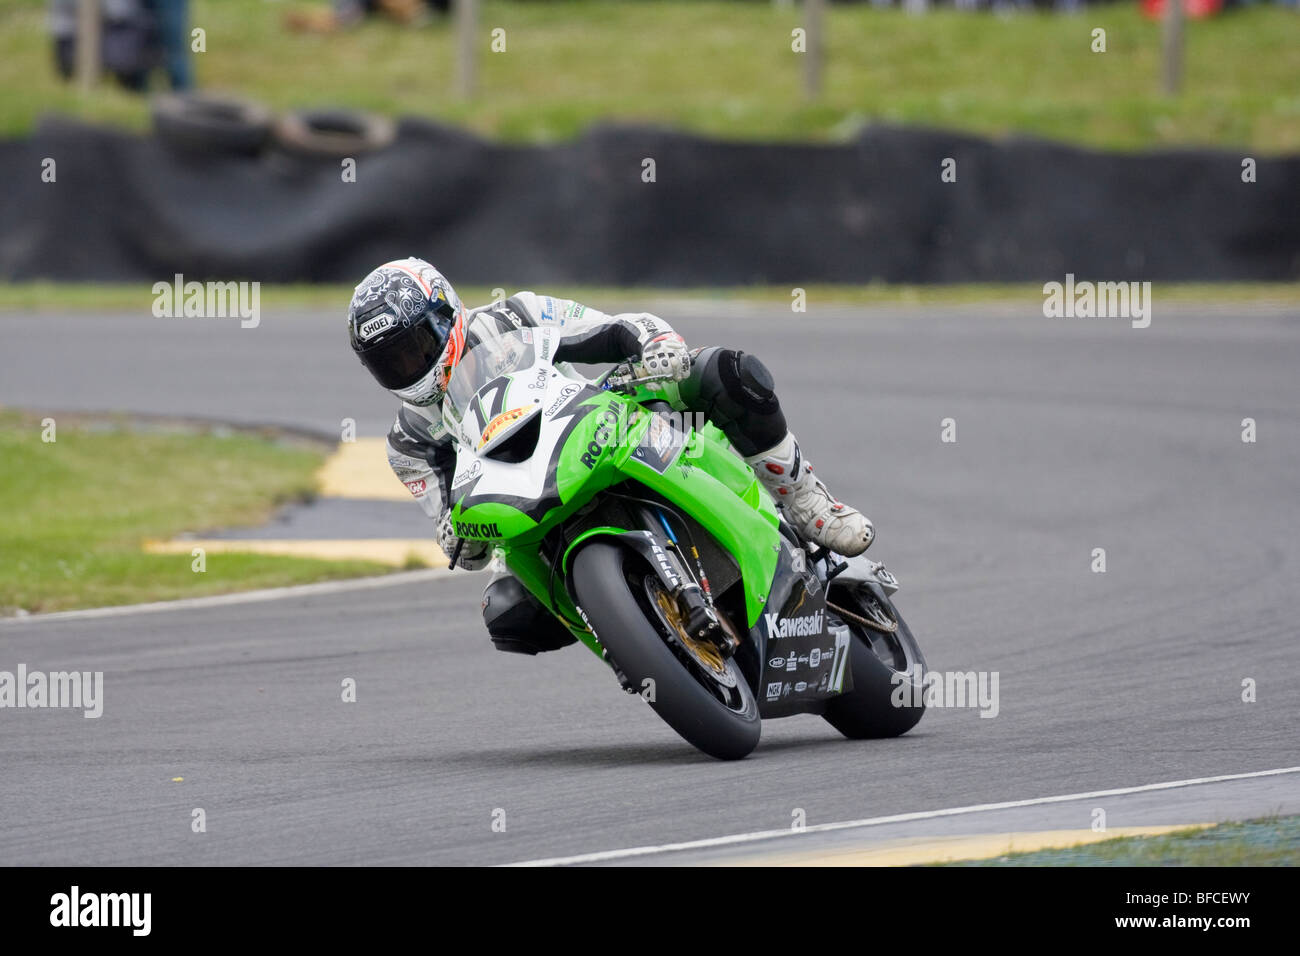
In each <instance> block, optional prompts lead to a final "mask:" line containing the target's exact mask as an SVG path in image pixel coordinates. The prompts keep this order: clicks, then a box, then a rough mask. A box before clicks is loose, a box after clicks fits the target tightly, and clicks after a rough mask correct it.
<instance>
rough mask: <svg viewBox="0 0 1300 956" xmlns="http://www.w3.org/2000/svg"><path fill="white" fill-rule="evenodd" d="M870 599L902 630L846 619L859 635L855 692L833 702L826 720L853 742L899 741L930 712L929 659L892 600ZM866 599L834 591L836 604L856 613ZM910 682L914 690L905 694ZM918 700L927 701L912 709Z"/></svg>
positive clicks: (854, 645)
mask: <svg viewBox="0 0 1300 956" xmlns="http://www.w3.org/2000/svg"><path fill="white" fill-rule="evenodd" d="M865 597H868V598H870V599H873V600H876V601H877V602H878V603H879V605H880V607H882V608H883V609H884V610H885V611H886V612H887V613H888V614H889V615H890V616H892V617H893V618H894V620H896V621H897V622H898V630H897V631H895V632H894V633H893V634H889V635H887V634H884V633H882V632H880V631H876V630H874V629H872V628H868V627H867V626H866V625H863V624H859V623H857V622H856V621H850V620H845V621H844V623H845V624H847V625H848V626H849V630H850V631H851V632H852V633H853V640H852V642H851V644H850V645H849V666H850V667H852V668H853V690H852V691H850V692H849V693H847V694H841V695H840V696H838V697H835V698H832V700H831V701H830V703H829V704H827V705H826V713H825V715H824V716H825V717H826V720H827V722H828V723H830V725H831V726H832V727H834V728H835V729H836V730H838V731H839V732H840V733H842V734H843V735H844V736H845V737H848V738H849V739H851V740H871V739H879V738H881V737H898V736H900V735H902V734H905V733H907V732H908V731H909V730H911V729H912V728H913V727H915V726H916V725H917V722H918V721H920V719H921V717H922V716H924V714H925V704H924V695H923V694H922V693H921V681H922V676H921V675H922V674H923V673H924V670H925V657H924V656H923V655H922V654H921V648H920V646H919V645H918V644H917V643H916V638H914V637H913V636H912V631H911V629H910V628H909V627H908V626H907V622H906V621H904V620H903V617H902V615H900V614H899V613H898V610H897V608H895V607H894V605H893V603H892V602H891V601H890V600H889V599H888V598H885V599H884V601H883V602H882V601H880V599H879V597H878V596H876V595H874V594H870V593H869V594H867V595H865ZM861 599H862V598H860V597H859V596H857V595H855V594H854V593H853V592H852V591H850V590H848V589H845V588H835V589H833V591H832V593H831V600H832V603H835V604H838V605H840V606H841V607H844V608H847V609H848V610H850V611H858V610H859V605H858V604H857V602H858V601H859V600H861ZM828 613H832V612H828ZM908 670H910V674H908V676H906V677H903V676H902V674H903V672H904V671H908ZM904 684H908V685H910V686H908V687H907V688H906V690H905V692H900V687H902V686H903V685H904ZM896 698H901V700H902V702H903V704H904V706H895V703H894V701H895V699H896ZM912 701H922V703H920V704H919V705H918V706H911V702H912Z"/></svg>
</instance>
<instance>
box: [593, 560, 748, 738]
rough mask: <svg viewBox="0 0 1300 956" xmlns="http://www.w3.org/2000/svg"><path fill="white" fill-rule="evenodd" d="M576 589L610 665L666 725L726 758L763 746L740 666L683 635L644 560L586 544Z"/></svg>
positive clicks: (671, 605) (670, 604)
mask: <svg viewBox="0 0 1300 956" xmlns="http://www.w3.org/2000/svg"><path fill="white" fill-rule="evenodd" d="M573 584H574V590H575V591H576V592H577V598H578V603H579V605H580V606H581V607H582V610H583V613H585V614H586V615H587V620H588V621H589V622H590V624H591V626H592V629H593V630H594V631H595V632H596V636H597V638H598V639H599V640H600V642H601V644H602V645H603V646H604V648H605V650H606V651H607V652H608V654H609V657H610V660H611V661H612V662H613V664H614V665H615V666H616V667H617V668H618V669H619V670H620V671H621V672H622V673H623V675H624V677H626V679H627V682H628V684H629V685H630V686H631V687H632V688H633V690H636V691H638V692H640V693H641V694H642V696H643V697H645V699H646V700H647V701H648V702H649V703H650V706H651V707H653V708H654V710H655V713H657V714H658V715H659V716H660V717H662V718H663V720H664V722H665V723H667V724H668V726H670V727H672V728H673V730H675V731H677V733H678V734H680V735H681V736H682V737H683V738H684V739H685V740H686V741H687V742H689V743H690V744H692V745H693V746H695V747H697V748H698V749H700V750H702V751H704V752H705V753H706V754H709V755H710V756H712V757H717V758H718V759H720V760H738V759H739V758H741V757H744V756H745V755H746V754H748V753H749V752H750V751H752V750H753V749H754V748H755V747H756V746H757V745H758V738H759V733H760V730H761V721H760V719H759V716H758V704H757V702H756V701H755V700H754V695H753V693H752V691H751V690H750V687H749V684H748V682H746V680H745V676H744V675H743V674H742V673H741V672H740V668H739V667H738V666H737V665H736V662H735V660H734V659H731V658H723V657H722V656H721V655H719V654H718V652H717V651H716V650H714V649H713V648H712V645H710V644H707V643H704V642H699V641H693V640H691V639H690V638H689V637H688V636H687V635H686V634H685V632H684V630H683V629H682V627H681V626H680V625H681V621H680V617H679V615H678V614H677V610H676V605H675V602H673V600H672V599H671V598H670V596H669V595H668V593H667V592H666V591H665V590H664V588H663V585H662V583H661V582H660V580H659V577H658V575H657V574H655V572H654V571H652V570H651V569H650V567H649V566H648V565H647V564H646V563H645V562H644V561H643V560H641V558H640V557H639V556H637V555H635V554H633V553H632V552H630V551H628V550H627V549H626V548H621V547H618V546H617V545H612V544H606V543H604V542H600V541H597V542H593V543H591V544H588V545H587V546H586V547H584V548H583V549H582V550H581V551H579V552H578V554H577V557H576V558H575V559H574V563H573Z"/></svg>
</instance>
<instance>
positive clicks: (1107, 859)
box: [941, 816, 1300, 866]
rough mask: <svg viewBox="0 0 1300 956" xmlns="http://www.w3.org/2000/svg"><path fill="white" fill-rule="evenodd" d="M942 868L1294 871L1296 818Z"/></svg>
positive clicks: (1299, 834)
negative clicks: (1256, 868)
mask: <svg viewBox="0 0 1300 956" xmlns="http://www.w3.org/2000/svg"><path fill="white" fill-rule="evenodd" d="M941 865H943V866H1300V816H1291V817H1268V818H1264V819H1260V820H1248V821H1246V822H1244V823H1222V824H1219V825H1218V826H1216V827H1210V828H1208V829H1204V830H1187V831H1181V832H1176V833H1169V834H1165V835H1164V836H1158V837H1121V838H1119V839H1116V840H1105V841H1103V842H1101V843H1091V844H1088V845H1087V846H1079V847H1072V848H1070V849H1064V850H1038V851H1035V852H1033V853H1012V854H1009V855H1007V856H1000V857H994V858H993V859H990V860H964V861H962V862H959V863H946V864H941Z"/></svg>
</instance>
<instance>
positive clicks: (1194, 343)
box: [0, 296, 1300, 864]
mask: <svg viewBox="0 0 1300 956" xmlns="http://www.w3.org/2000/svg"><path fill="white" fill-rule="evenodd" d="M595 304H597V305H600V304H602V303H595ZM662 311H663V312H664V314H665V315H667V316H668V317H669V318H670V319H672V320H673V321H674V323H675V325H676V326H677V327H678V328H679V330H681V331H682V332H683V333H684V334H685V335H686V337H687V339H688V341H691V342H696V343H701V344H703V343H708V342H726V343H729V344H733V345H736V346H739V347H741V348H745V349H746V350H750V351H754V352H756V353H757V354H759V355H761V356H763V357H764V358H765V359H766V360H767V361H768V364H769V365H770V366H771V367H772V368H773V370H774V372H775V373H776V377H777V383H778V386H779V388H780V391H781V393H782V396H783V398H784V400H785V404H786V406H787V409H788V412H789V415H790V418H791V421H792V423H793V424H794V426H795V428H796V431H797V432H798V433H799V434H800V436H801V438H802V440H803V442H804V444H805V446H806V448H807V449H808V450H809V451H810V453H811V456H812V458H813V460H814V461H815V462H816V464H817V466H818V468H819V470H820V471H821V472H822V473H823V474H824V475H825V476H826V478H827V479H828V480H829V482H830V483H831V485H832V487H833V488H834V490H835V491H836V492H837V493H838V494H839V495H840V496H841V497H843V498H845V499H846V500H849V501H851V502H853V503H855V504H860V505H861V506H862V507H863V508H864V509H865V510H867V511H868V513H869V514H871V515H872V516H873V518H875V520H876V524H877V529H878V539H877V542H876V544H875V545H874V546H873V554H874V555H875V556H876V557H878V558H882V559H884V560H886V561H887V562H888V563H889V565H890V567H891V568H892V569H893V570H894V571H895V572H896V573H897V574H898V576H899V578H900V580H901V583H902V586H903V589H902V591H901V592H900V594H899V596H898V603H899V606H900V608H901V609H902V611H903V613H904V614H905V615H906V616H907V618H908V620H909V622H910V623H911V625H912V628H913V630H914V631H915V633H916V634H917V636H918V638H919V639H920V640H921V642H922V645H923V647H924V649H925V651H926V653H927V656H928V659H929V664H930V666H931V668H933V669H939V670H961V671H966V670H975V671H990V672H991V671H996V672H998V674H999V678H1000V701H999V704H1000V708H999V712H998V715H997V717H995V718H993V719H986V718H981V717H980V716H979V713H978V711H976V710H974V709H948V710H933V711H931V712H930V713H929V714H927V716H926V717H925V719H924V720H923V721H922V723H921V724H920V726H919V727H918V728H917V729H916V730H915V731H914V732H913V733H911V734H908V735H907V736H905V737H903V738H900V739H897V740H892V741H880V742H861V743H850V742H848V741H845V740H843V739H841V738H840V737H839V736H838V735H837V734H836V733H835V732H834V731H833V730H832V729H831V728H830V727H829V726H828V725H826V724H824V723H823V722H822V721H820V720H818V719H816V718H812V717H798V718H793V719H789V720H781V721H770V722H768V723H767V724H766V725H765V727H764V737H763V742H762V743H761V744H760V746H759V749H758V750H757V751H756V752H755V753H754V754H753V755H752V756H751V757H750V758H748V759H746V760H745V761H742V762H739V763H734V764H721V763H717V762H715V761H712V760H710V759H708V758H705V757H703V756H700V755H698V754H696V753H695V752H693V751H692V750H691V749H690V748H688V747H687V746H686V745H685V744H683V743H682V742H680V741H679V740H678V739H677V738H676V737H675V736H674V735H673V734H672V733H671V732H670V731H669V730H668V729H667V728H666V727H665V726H664V725H662V724H661V723H660V722H659V721H658V719H657V718H656V717H655V716H654V715H653V713H652V712H651V711H650V709H649V708H648V707H646V706H645V705H644V704H642V703H640V701H639V700H637V699H636V698H631V697H628V696H626V695H624V694H622V693H621V692H619V690H618V688H617V685H616V684H615V683H614V681H613V679H612V678H611V677H610V676H609V674H608V673H607V672H606V670H605V669H604V667H603V665H601V664H600V663H599V662H598V661H596V660H595V658H594V657H592V656H591V655H589V654H588V653H586V652H585V651H584V650H582V649H581V648H580V647H573V648H569V649H568V650H566V651H563V652H560V653H558V654H551V655H545V656H543V657H540V658H533V659H525V658H518V657H515V656H513V655H504V654H499V653H496V652H495V651H493V650H492V649H491V647H490V645H489V643H488V642H487V640H486V637H485V635H484V634H483V632H482V629H481V626H480V624H479V622H478V601H477V596H478V590H479V588H480V587H481V583H482V581H481V578H479V577H478V576H474V575H468V574H465V575H461V574H453V575H452V576H450V577H439V576H437V575H436V574H435V575H426V576H424V577H421V578H418V579H416V580H412V579H402V580H401V581H400V582H399V583H395V584H393V585H391V586H385V587H372V588H365V589H357V590H344V591H332V590H328V589H326V590H314V591H311V592H307V593H297V592H296V593H293V594H290V595H288V596H281V597H279V598H278V599H275V600H263V601H257V602H215V603H208V604H204V605H202V606H197V607H189V606H185V607H179V608H177V609H173V610H166V611H156V610H155V611H149V612H143V613H126V614H113V615H106V616H93V615H92V616H75V615H74V616H67V617H56V618H51V619H49V620H44V621H37V620H26V621H23V620H16V621H7V622H4V623H3V624H0V669H8V670H13V669H14V668H15V667H16V665H17V664H18V663H19V662H23V663H26V664H27V666H28V668H29V669H43V670H51V671H52V670H62V669H77V670H92V671H93V670H102V671H103V672H104V674H105V703H104V715H103V717H101V718H99V719H97V720H87V719H84V718H83V717H82V716H81V714H80V713H79V712H71V711H59V710H6V711H4V712H3V713H0V762H2V766H3V768H4V772H3V773H0V864H30V863H66V864H119V863H120V864H125V863H144V864H243V863H251V864H279V863H394V864H416V863H504V862H515V861H527V860H536V859H550V858H568V857H574V856H581V855H583V854H592V853H600V852H601V851H610V850H619V849H622V848H630V847H662V846H664V845H666V844H675V843H683V842H689V841H710V840H712V839H714V838H717V837H722V836H726V835H732V834H747V833H753V832H756V831H770V830H782V829H786V828H789V827H790V825H791V820H792V813H793V812H794V810H795V809H796V808H798V809H802V810H803V811H804V815H805V818H806V820H807V823H808V825H809V826H810V828H811V827H815V826H816V825H818V824H824V823H834V822H838V821H858V820H871V819H879V818H882V817H890V816H892V815H899V814H909V813H913V814H914V813H920V812H924V811H937V810H943V809H945V808H962V807H969V806H974V805H981V804H997V803H1001V802H1005V801H1019V800H1025V799H1028V798H1037V797H1048V796H1053V795H1067V794H1083V793H1089V794H1090V793H1092V792H1095V791H1107V790H1112V789H1117V788H1128V787H1137V786H1141V785H1145V784H1153V783H1158V782H1161V781H1176V780H1186V779H1189V778H1204V777H1215V776H1219V775H1229V774H1240V773H1248V772H1253V771H1260V770H1268V769H1272V768H1285V767H1292V766H1295V765H1297V764H1300V759H1298V754H1297V739H1298V737H1297V726H1300V651H1297V648H1296V643H1295V642H1296V623H1295V622H1296V621H1297V620H1298V619H1300V614H1298V613H1297V612H1300V598H1298V597H1297V586H1296V582H1297V580H1298V579H1300V574H1298V571H1297V565H1298V562H1297V557H1298V555H1300V544H1298V543H1297V542H1300V534H1298V532H1300V509H1298V508H1297V500H1298V498H1300V495H1298V494H1297V493H1298V491H1300V478H1297V475H1298V474H1300V468H1298V466H1300V374H1297V369H1300V311H1297V310H1295V309H1283V308H1278V309H1272V308H1263V307H1254V308H1248V309H1247V308H1243V309H1238V310H1221V311H1212V310H1196V309H1181V310H1174V309H1172V308H1171V309H1169V310H1162V309H1161V305H1160V301H1159V298H1158V296H1157V299H1156V302H1155V311H1154V317H1153V321H1152V325H1151V327H1150V328H1148V329H1132V328H1130V327H1129V324H1128V323H1127V322H1126V321H1124V320H1121V319H1083V318H1078V319H1046V318H1044V317H1043V316H1042V314H1041V303H1040V302H1038V301H1029V302H1025V303H1023V304H1022V305H1020V306H1012V307H999V308H979V309H974V308H971V309H914V310H880V309H871V310H861V309H849V308H837V309H831V308H822V307H818V305H817V304H816V303H815V302H814V303H812V304H811V306H810V311H809V312H808V313H807V314H806V315H798V316H792V315H791V314H790V313H788V312H784V311H782V310H774V309H750V308H742V307H739V306H736V305H734V304H729V305H725V306H717V307H714V306H711V305H709V304H705V303H695V304H691V305H689V306H686V307H679V308H676V309H668V308H664V309H662ZM0 323H2V325H3V328H4V330H5V333H6V344H5V348H4V349H3V350H2V351H0V404H6V405H16V406H22V407H26V408H32V409H37V410H42V411H50V410H77V409H84V410H95V411H102V410H105V409H121V410H128V411H137V412H154V413H158V412H162V413H168V414H176V415H187V416H197V417H206V418H212V419H219V420H227V421H238V422H258V423H267V422H270V423H277V424H282V425H291V426H300V427H308V428H312V429H314V430H317V431H321V432H322V433H327V434H336V433H337V429H338V427H339V422H340V420H341V419H343V418H346V417H351V418H355V419H356V420H357V422H358V425H359V430H360V433H361V434H363V435H365V434H379V433H381V432H382V430H383V428H384V427H385V425H386V424H387V422H388V419H389V417H390V415H391V408H390V406H389V404H388V402H386V401H385V399H384V396H383V395H382V393H379V392H378V391H377V390H376V389H375V388H374V387H373V386H372V385H371V384H370V383H369V382H368V381H367V380H366V378H365V376H364V373H363V372H362V371H361V370H360V368H359V367H357V366H356V364H355V362H354V360H353V359H352V358H351V357H350V355H349V354H348V352H347V350H346V347H345V346H344V345H343V342H342V340H343V335H342V322H341V320H340V319H339V318H338V316H336V315H330V316H325V317H320V316H312V315H295V314H272V313H270V312H266V311H264V314H263V317H262V324H261V325H260V326H259V327H258V328H257V329H240V328H239V325H238V322H237V320H218V319H208V320H199V319H190V320H183V319H153V318H151V317H149V316H148V314H147V311H146V309H144V308H142V309H141V314H140V315H138V316H130V315H99V316H14V315H6V316H3V317H0ZM1245 417H1251V418H1254V419H1256V421H1257V423H1258V441H1257V442H1255V443H1253V444H1245V443H1243V442H1242V441H1241V420H1242V419H1243V418H1245ZM944 418H953V419H955V420H956V427H957V441H956V442H955V443H944V442H941V441H940V428H941V424H940V423H941V420H942V419H944ZM111 476H112V463H111V462H105V463H104V480H107V481H111ZM6 506H9V507H12V506H13V504H12V503H6ZM418 520H419V515H418V511H417V510H416V509H415V508H414V506H412V521H413V522H416V521H418ZM1094 548H1105V549H1106V560H1107V570H1106V572H1105V573H1103V574H1098V573H1093V572H1092V570H1091V565H1092V561H1093V557H1092V552H1093V549H1094ZM3 559H4V558H2V557H0V560H3ZM348 677H351V678H353V679H355V680H356V682H357V698H358V699H357V702H356V703H355V704H345V703H342V702H341V700H340V685H341V682H342V681H343V679H344V678H348ZM1246 679H1252V680H1253V681H1255V682H1256V687H1257V691H1256V692H1257V701H1256V702H1254V703H1245V702H1243V701H1242V682H1243V681H1244V680H1246ZM177 777H180V778H183V780H182V781H179V782H178V781H175V780H174V779H173V778H177ZM1095 806H1101V807H1103V808H1107V810H1108V815H1109V820H1108V823H1109V825H1111V826H1127V825H1133V824H1138V823H1178V822H1199V821H1204V820H1207V819H1219V818H1227V817H1233V816H1244V815H1259V814H1260V813H1266V812H1272V811H1277V810H1280V811H1284V812H1300V774H1294V773H1293V774H1289V775H1280V776H1272V777H1266V778H1255V779H1253V780H1243V781H1234V782H1220V783H1209V784H1202V785H1197V786H1192V787H1185V788H1179V789H1173V790H1161V791H1147V792H1143V793H1140V794H1129V795H1113V796H1103V797H1083V798H1079V799H1077V800H1072V801H1062V802H1059V803H1052V804H1047V805H1034V806H1026V807H1021V808H1005V809H1002V810H993V811H987V815H985V814H984V813H983V812H981V813H970V814H964V815H958V816H937V817H930V818H926V817H921V818H918V819H915V820H907V821H900V822H899V823H898V824H879V825H872V826H868V827H865V828H860V829H858V830H856V831H848V830H842V831H831V833H830V834H826V835H823V834H820V833H809V834H807V835H806V837H800V839H815V840H823V839H824V840H831V839H832V838H833V839H834V840H836V841H842V840H843V839H846V838H847V835H848V834H849V833H851V832H856V833H857V834H858V835H859V836H860V837H862V838H864V839H865V838H867V837H866V835H868V834H871V833H873V832H874V833H877V834H885V833H886V831H888V833H887V835H888V836H890V837H895V836H899V835H907V834H908V833H912V834H914V833H953V832H967V833H969V832H981V830H980V828H981V827H983V828H985V829H988V828H993V829H995V830H999V829H1000V830H1004V829H1036V828H1045V827H1048V826H1052V827H1056V826H1072V827H1077V828H1086V827H1087V826H1088V825H1089V823H1090V816H1089V814H1090V813H1091V810H1092V809H1093V808H1094V807H1095ZM197 807H201V808H203V809H204V811H205V813H206V817H207V832H206V833H202V834H196V833H193V832H191V827H190V822H191V811H192V810H193V809H194V808H197ZM498 809H499V810H503V811H504V815H505V821H506V827H505V832H495V831H494V830H493V827H492V822H493V814H494V811H495V810H498ZM1071 813H1073V814H1074V816H1071ZM499 818H500V814H498V819H499ZM891 827H893V829H890V828H891ZM900 827H903V828H904V829H905V830H906V833H904V831H903V830H901V829H899V828H900ZM963 827H964V828H965V829H962V828H963ZM836 845H837V846H838V845H842V844H840V843H837V844H836ZM778 849H779V850H780V851H781V852H784V851H785V849H786V848H785V847H781V848H778ZM728 852H730V851H728ZM763 852H776V851H774V850H772V848H770V847H768V846H766V845H764V846H763ZM716 858H717V856H716V853H715V852H714V850H712V849H709V846H708V845H707V843H706V845H705V846H702V847H697V848H696V849H693V850H686V851H677V853H663V852H661V853H658V854H647V855H644V856H638V857H633V858H618V859H628V860H629V861H630V862H637V861H643V862H644V861H649V862H677V861H681V860H689V861H692V862H710V861H713V860H715V859H716ZM618 859H615V860H614V861H615V862H617V861H618Z"/></svg>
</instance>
